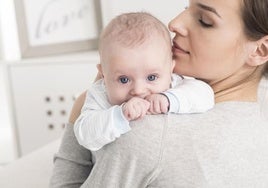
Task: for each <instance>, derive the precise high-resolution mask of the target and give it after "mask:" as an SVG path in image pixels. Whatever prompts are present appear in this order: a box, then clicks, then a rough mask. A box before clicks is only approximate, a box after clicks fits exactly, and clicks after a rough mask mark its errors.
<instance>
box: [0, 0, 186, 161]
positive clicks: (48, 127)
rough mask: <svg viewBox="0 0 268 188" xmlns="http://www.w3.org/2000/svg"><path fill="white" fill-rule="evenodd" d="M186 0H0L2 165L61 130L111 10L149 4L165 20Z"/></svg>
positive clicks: (92, 69) (90, 76)
mask: <svg viewBox="0 0 268 188" xmlns="http://www.w3.org/2000/svg"><path fill="white" fill-rule="evenodd" d="M186 5H187V1H186V0H165V1H162V0H130V1H125V0H14V1H13V0H1V1H0V165H4V164H7V163H10V162H11V161H13V160H15V159H17V158H19V157H22V156H23V155H26V154H28V153H30V152H32V151H34V150H36V149H38V148H40V147H42V146H44V145H46V144H48V143H49V142H52V141H53V140H56V139H58V138H60V136H61V135H62V132H63V128H64V125H65V123H66V122H67V120H68V115H69V112H70V110H71V106H72V104H73V101H74V100H75V98H76V97H77V96H78V95H79V93H81V92H82V91H84V90H86V89H87V88H88V87H89V84H90V83H91V82H92V81H93V80H94V78H95V75H96V73H97V69H96V64H97V63H98V62H99V57H98V53H97V49H98V46H97V41H98V36H99V33H100V32H101V30H102V28H103V27H104V26H105V25H106V24H107V23H108V22H109V21H110V20H111V19H112V18H113V17H114V16H116V15H118V14H120V13H123V12H130V11H147V12H150V13H151V14H153V15H154V16H156V17H158V18H159V19H160V20H161V21H163V22H164V23H165V24H166V25H167V24H168V22H169V21H170V20H171V19H172V18H173V17H175V16H176V15H177V14H178V13H179V12H180V11H182V10H183V9H184V7H185V6H186Z"/></svg>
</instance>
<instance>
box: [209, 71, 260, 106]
mask: <svg viewBox="0 0 268 188" xmlns="http://www.w3.org/2000/svg"><path fill="white" fill-rule="evenodd" d="M260 75H261V73H260V72H259V70H258V69H255V70H254V71H252V72H251V73H250V74H244V73H243V74H236V75H235V76H234V75H233V76H230V77H228V78H225V79H224V80H219V81H216V82H211V83H210V85H211V87H212V88H213V90H214V93H215V102H216V103H219V102H224V101H245V102H256V101H257V96H258V86H259V82H260V79H261V76H260Z"/></svg>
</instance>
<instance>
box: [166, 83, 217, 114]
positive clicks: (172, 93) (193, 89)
mask: <svg viewBox="0 0 268 188" xmlns="http://www.w3.org/2000/svg"><path fill="white" fill-rule="evenodd" d="M163 94H165V95H166V96H167V97H168V99H169V102H170V106H169V112H172V113H202V112H205V111H207V110H209V109H211V108H213V106H214V91H213V89H212V88H211V87H210V86H209V85H208V84H207V83H205V82H203V81H201V80H197V79H194V78H184V79H182V80H181V81H180V83H179V84H177V85H175V86H174V87H173V88H171V89H169V90H167V91H165V92H163Z"/></svg>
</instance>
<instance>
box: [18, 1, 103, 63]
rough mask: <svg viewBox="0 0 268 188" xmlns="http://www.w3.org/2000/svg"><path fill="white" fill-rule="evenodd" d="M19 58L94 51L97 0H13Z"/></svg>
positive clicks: (98, 24)
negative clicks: (19, 50)
mask: <svg viewBox="0 0 268 188" xmlns="http://www.w3.org/2000/svg"><path fill="white" fill-rule="evenodd" d="M14 3H15V13H16V18H17V27H18V37H19V43H20V49H21V56H22V58H28V57H37V56H47V55H56V54H62V53H70V52H78V51H86V50H94V49H97V44H98V36H99V33H100V30H101V28H102V19H101V7H100V2H99V0H14Z"/></svg>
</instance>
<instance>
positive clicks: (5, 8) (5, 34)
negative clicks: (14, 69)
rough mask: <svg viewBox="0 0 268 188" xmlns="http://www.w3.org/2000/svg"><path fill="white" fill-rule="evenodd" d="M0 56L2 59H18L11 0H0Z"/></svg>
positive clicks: (15, 25)
mask: <svg viewBox="0 0 268 188" xmlns="http://www.w3.org/2000/svg"><path fill="white" fill-rule="evenodd" d="M1 52H2V53H1ZM0 58H1V59H3V60H18V59H20V48H19V41H18V33H17V23H16V19H15V7H14V2H13V0H0Z"/></svg>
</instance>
